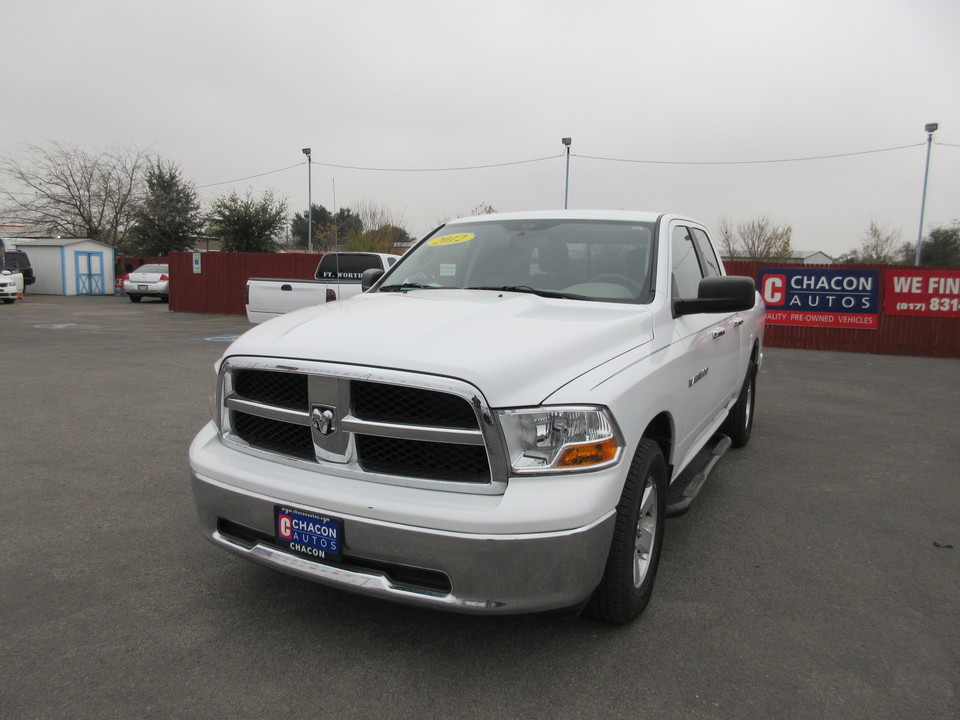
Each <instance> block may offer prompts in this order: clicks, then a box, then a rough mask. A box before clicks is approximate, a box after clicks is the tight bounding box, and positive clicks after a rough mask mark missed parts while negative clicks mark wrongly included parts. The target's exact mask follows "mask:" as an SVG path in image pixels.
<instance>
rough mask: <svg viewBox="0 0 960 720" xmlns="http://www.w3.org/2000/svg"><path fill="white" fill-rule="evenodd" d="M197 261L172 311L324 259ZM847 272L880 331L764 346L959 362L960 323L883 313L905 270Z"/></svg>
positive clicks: (744, 265) (794, 338)
mask: <svg viewBox="0 0 960 720" xmlns="http://www.w3.org/2000/svg"><path fill="white" fill-rule="evenodd" d="M193 257H194V256H193V254H192V253H171V255H170V257H169V258H167V261H168V262H169V264H170V276H171V278H172V281H171V283H170V309H171V310H175V311H178V312H199V313H217V314H225V315H243V314H245V312H246V310H245V308H244V290H245V288H246V283H247V279H248V278H251V277H266V278H269V277H278V278H312V277H313V273H314V271H315V270H316V267H317V263H318V262H319V261H320V257H321V254H320V253H289V254H287V253H283V254H280V253H264V254H261V253H201V254H200V266H199V268H198V269H199V272H195V271H194V264H193ZM726 266H727V272H728V273H730V274H731V275H746V276H749V277H752V278H754V280H756V278H757V276H758V273H759V271H760V269H761V268H764V267H804V266H801V265H782V264H779V263H776V264H771V263H759V262H728V263H726ZM805 267H810V266H805ZM843 267H844V268H848V269H856V268H861V269H866V270H876V271H877V272H878V276H879V278H880V287H879V289H878V293H879V297H878V312H879V326H878V328H877V329H876V330H853V329H847V328H820V327H794V326H786V325H771V324H768V325H767V329H766V344H767V345H768V346H769V347H783V348H801V349H808V350H839V351H844V352H863V353H876V354H883V355H915V356H923V357H952V358H960V319H957V318H928V317H909V316H902V315H886V314H884V312H883V304H884V302H883V301H884V290H885V282H884V273H886V272H887V271H889V270H894V269H900V270H903V269H904V268H902V267H899V268H898V267H897V266H890V265H844V266H843Z"/></svg>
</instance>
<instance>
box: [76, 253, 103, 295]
mask: <svg viewBox="0 0 960 720" xmlns="http://www.w3.org/2000/svg"><path fill="white" fill-rule="evenodd" d="M75 257H76V264H77V295H103V294H104V292H103V282H104V278H103V253H102V252H92V251H83V250H78V251H77V252H76V255H75Z"/></svg>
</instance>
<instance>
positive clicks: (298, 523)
mask: <svg viewBox="0 0 960 720" xmlns="http://www.w3.org/2000/svg"><path fill="white" fill-rule="evenodd" d="M274 511H275V515H276V531H277V541H278V542H279V543H280V544H281V545H282V546H284V547H286V548H288V549H289V550H290V551H291V552H294V553H296V554H297V555H302V556H304V557H307V558H310V559H312V560H339V559H340V555H341V554H342V547H343V522H342V521H341V520H338V519H336V518H331V517H327V516H326V515H317V514H316V513H311V512H306V511H304V510H294V509H293V508H288V507H284V506H282V505H276V506H274Z"/></svg>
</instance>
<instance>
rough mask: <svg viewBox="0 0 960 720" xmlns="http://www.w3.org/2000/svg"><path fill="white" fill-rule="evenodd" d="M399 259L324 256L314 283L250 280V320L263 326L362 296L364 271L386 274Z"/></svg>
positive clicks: (355, 254) (366, 255)
mask: <svg viewBox="0 0 960 720" xmlns="http://www.w3.org/2000/svg"><path fill="white" fill-rule="evenodd" d="M399 258H400V256H399V255H388V254H384V253H367V252H329V253H325V254H324V255H323V256H322V257H321V258H320V262H319V264H318V265H317V270H316V272H315V273H314V277H313V279H312V280H309V279H307V280H296V279H277V278H250V279H249V280H247V291H246V308H247V319H248V320H249V321H250V322H252V323H261V322H264V321H265V320H271V319H273V318H275V317H278V316H280V315H284V314H286V313H288V312H291V311H293V310H299V309H300V308H304V307H309V306H311V305H320V304H321V303H325V302H332V301H334V300H344V299H346V298H349V297H353V296H354V295H356V294H358V293H359V292H360V280H361V278H362V276H363V273H364V271H365V270H371V269H379V270H386V269H388V268H389V267H390V266H391V265H393V264H394V263H395V262H396V261H397V260H398V259H399Z"/></svg>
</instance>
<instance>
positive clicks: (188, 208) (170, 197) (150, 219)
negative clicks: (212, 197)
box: [129, 159, 203, 255]
mask: <svg viewBox="0 0 960 720" xmlns="http://www.w3.org/2000/svg"><path fill="white" fill-rule="evenodd" d="M133 222H134V225H133V228H132V230H131V232H130V235H131V241H130V243H129V244H130V249H131V251H132V252H133V253H134V254H136V255H166V254H168V253H171V252H182V251H184V250H190V249H191V248H193V246H194V242H195V240H196V237H197V236H198V235H200V234H201V233H202V231H203V218H202V216H201V214H200V197H199V195H198V194H197V190H196V188H195V187H194V185H193V183H191V182H188V181H187V180H184V179H183V176H182V174H181V172H180V168H179V167H177V166H176V165H174V164H173V163H172V162H164V161H162V160H159V159H158V160H157V161H156V162H151V163H150V164H149V166H148V168H147V172H146V191H145V193H144V195H143V197H142V198H141V199H140V200H139V201H138V202H137V204H136V207H135V209H134V213H133Z"/></svg>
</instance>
